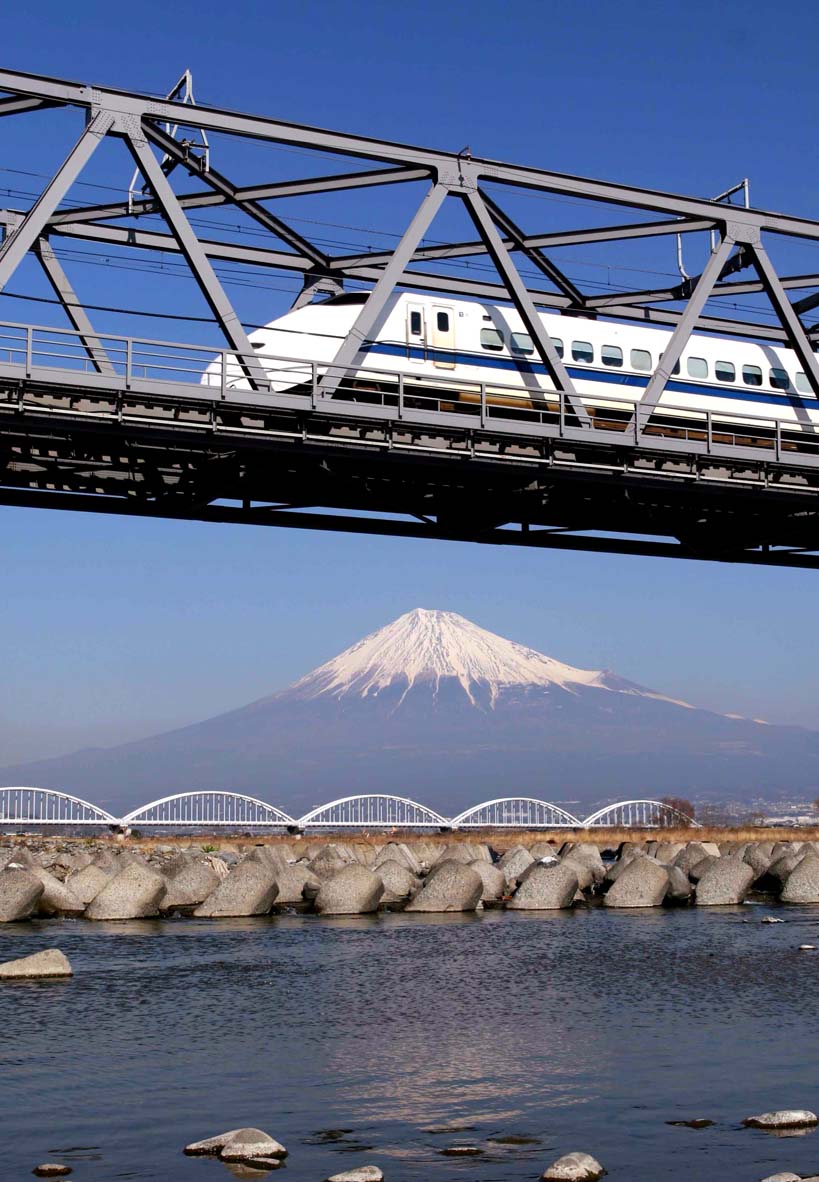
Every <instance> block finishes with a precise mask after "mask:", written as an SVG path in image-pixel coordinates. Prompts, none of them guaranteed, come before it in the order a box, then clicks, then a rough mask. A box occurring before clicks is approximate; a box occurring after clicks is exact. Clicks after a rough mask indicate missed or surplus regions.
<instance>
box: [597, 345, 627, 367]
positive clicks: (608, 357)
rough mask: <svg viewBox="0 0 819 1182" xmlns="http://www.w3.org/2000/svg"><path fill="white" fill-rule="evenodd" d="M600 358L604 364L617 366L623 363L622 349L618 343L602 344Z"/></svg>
mask: <svg viewBox="0 0 819 1182" xmlns="http://www.w3.org/2000/svg"><path fill="white" fill-rule="evenodd" d="M600 360H601V361H602V362H603V364H604V365H611V366H614V367H615V368H618V367H619V366H621V365H622V364H623V350H622V349H621V348H620V346H619V345H604V346H603V348H602V349H601V350H600Z"/></svg>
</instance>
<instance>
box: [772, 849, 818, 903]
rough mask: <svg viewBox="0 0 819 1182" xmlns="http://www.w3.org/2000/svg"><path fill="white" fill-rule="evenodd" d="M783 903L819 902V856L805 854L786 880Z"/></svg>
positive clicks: (782, 897)
mask: <svg viewBox="0 0 819 1182" xmlns="http://www.w3.org/2000/svg"><path fill="white" fill-rule="evenodd" d="M780 898H781V899H782V902H783V903H819V857H817V855H816V854H814V853H813V852H812V851H811V852H810V853H809V854H805V856H804V858H803V859H802V861H801V862H798V863H797V865H796V866H794V868H793V870H792V871H791V872H790V874H789V875H788V877H787V879H786V880H785V886H784V887H783V890H782V894H781V895H780Z"/></svg>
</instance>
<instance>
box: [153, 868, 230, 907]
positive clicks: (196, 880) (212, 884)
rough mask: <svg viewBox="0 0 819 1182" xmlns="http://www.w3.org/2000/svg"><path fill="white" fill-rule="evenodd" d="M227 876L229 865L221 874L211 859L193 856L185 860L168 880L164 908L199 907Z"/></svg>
mask: <svg viewBox="0 0 819 1182" xmlns="http://www.w3.org/2000/svg"><path fill="white" fill-rule="evenodd" d="M223 865H224V863H223ZM226 877H227V866H225V874H220V873H219V871H218V870H217V868H216V866H214V865H213V861H212V860H211V859H208V858H191V859H190V860H187V861H185V862H184V863H183V864H182V865H181V866H180V867H179V868H178V869H177V870H176V872H175V873H174V874H173V875H172V876H171V879H170V881H169V882H168V885H167V890H166V891H165V897H164V898H163V900H162V910H163V911H175V910H176V909H177V908H180V907H198V906H199V904H200V903H204V901H205V899H207V897H208V895H210V894H212V892H213V891H215V890H216V888H217V887H218V885H219V883H220V882H223V881H224V879H225V878H226Z"/></svg>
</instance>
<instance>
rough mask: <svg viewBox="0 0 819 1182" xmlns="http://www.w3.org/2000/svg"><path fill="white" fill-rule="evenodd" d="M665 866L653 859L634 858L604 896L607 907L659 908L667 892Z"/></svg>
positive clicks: (667, 882) (667, 883) (667, 881)
mask: <svg viewBox="0 0 819 1182" xmlns="http://www.w3.org/2000/svg"><path fill="white" fill-rule="evenodd" d="M668 886H669V879H668V871H667V870H666V868H665V866H661V865H660V863H659V862H655V861H654V859H653V858H649V857H637V858H634V859H633V860H632V861H631V862H629V864H628V865H627V866H626V867H625V868H624V869H623V870H622V871H621V873H620V874H619V875H618V876H617V881H616V882H615V883H614V884H613V886H612V887H611V889H610V890H609V893H608V894H607V895H606V899H605V903H606V906H607V907H659V906H660V904H661V903H662V901H663V899H664V898H665V896H666V894H667V892H668Z"/></svg>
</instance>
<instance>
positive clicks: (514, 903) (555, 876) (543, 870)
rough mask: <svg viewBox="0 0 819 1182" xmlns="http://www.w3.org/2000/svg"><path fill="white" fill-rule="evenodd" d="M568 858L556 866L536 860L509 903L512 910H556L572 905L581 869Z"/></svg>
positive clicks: (508, 905)
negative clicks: (578, 873)
mask: <svg viewBox="0 0 819 1182" xmlns="http://www.w3.org/2000/svg"><path fill="white" fill-rule="evenodd" d="M579 865H580V863H578V864H576V865H573V864H572V863H571V862H569V861H568V860H565V861H563V862H559V863H557V864H556V865H546V864H545V863H541V862H536V863H535V864H534V866H532V867H530V869H529V870H528V871H527V872H526V877H525V878H524V880H523V882H521V883H520V885H519V886H518V889H517V890H516V891H515V894H514V896H513V897H512V899H511V900H510V902H509V903H508V904H507V907H509V909H510V910H512V911H556V910H559V909H560V908H561V907H571V905H572V900H573V899H574V897H575V895H576V894H577V870H578V867H579Z"/></svg>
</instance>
